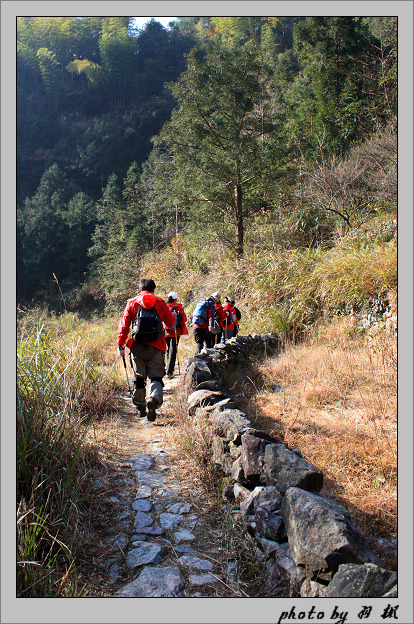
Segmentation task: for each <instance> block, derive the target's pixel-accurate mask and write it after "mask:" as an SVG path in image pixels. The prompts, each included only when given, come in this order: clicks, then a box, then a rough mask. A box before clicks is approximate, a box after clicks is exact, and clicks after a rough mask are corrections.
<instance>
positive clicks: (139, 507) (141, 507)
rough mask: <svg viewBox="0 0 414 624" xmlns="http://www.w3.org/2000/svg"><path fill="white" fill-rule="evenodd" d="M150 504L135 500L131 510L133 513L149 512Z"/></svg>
mask: <svg viewBox="0 0 414 624" xmlns="http://www.w3.org/2000/svg"><path fill="white" fill-rule="evenodd" d="M151 507H152V503H151V502H150V501H148V500H145V499H143V498H137V499H135V500H134V501H133V503H132V509H133V510H134V511H145V512H146V511H150V509H151Z"/></svg>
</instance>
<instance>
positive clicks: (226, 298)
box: [224, 297, 232, 303]
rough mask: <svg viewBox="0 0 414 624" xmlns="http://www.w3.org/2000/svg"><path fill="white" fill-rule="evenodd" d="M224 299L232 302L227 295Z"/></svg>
mask: <svg viewBox="0 0 414 624" xmlns="http://www.w3.org/2000/svg"><path fill="white" fill-rule="evenodd" d="M224 301H227V303H231V302H232V301H231V299H229V298H228V297H225V298H224Z"/></svg>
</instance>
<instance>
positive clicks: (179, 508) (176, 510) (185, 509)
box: [167, 503, 192, 514]
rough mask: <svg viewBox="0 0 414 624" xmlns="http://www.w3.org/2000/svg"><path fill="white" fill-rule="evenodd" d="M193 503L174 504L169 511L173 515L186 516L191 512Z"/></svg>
mask: <svg viewBox="0 0 414 624" xmlns="http://www.w3.org/2000/svg"><path fill="white" fill-rule="evenodd" d="M191 507H192V505H191V503H174V505H171V506H170V507H168V508H167V511H169V512H170V513H173V514H185V513H189V512H190V511H191Z"/></svg>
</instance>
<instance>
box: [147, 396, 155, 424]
mask: <svg viewBox="0 0 414 624" xmlns="http://www.w3.org/2000/svg"><path fill="white" fill-rule="evenodd" d="M156 407H157V402H156V400H155V399H154V397H150V398H149V399H147V408H148V414H147V418H148V420H149V421H150V422H154V420H155V418H156V416H157V415H156V413H155V410H156Z"/></svg>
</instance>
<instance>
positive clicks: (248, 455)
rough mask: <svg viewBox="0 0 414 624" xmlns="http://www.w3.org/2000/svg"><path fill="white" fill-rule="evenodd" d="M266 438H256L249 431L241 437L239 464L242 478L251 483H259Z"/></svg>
mask: <svg viewBox="0 0 414 624" xmlns="http://www.w3.org/2000/svg"><path fill="white" fill-rule="evenodd" d="M268 444H270V443H269V442H268V440H263V438H258V437H257V436H255V435H251V434H250V433H244V434H243V435H242V437H241V446H242V452H241V456H240V465H241V467H242V468H243V472H244V478H245V479H246V481H247V482H249V483H252V484H253V485H260V483H261V481H260V477H261V475H262V472H263V458H264V453H265V448H266V446H267V445H268Z"/></svg>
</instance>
